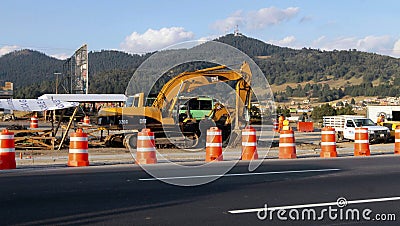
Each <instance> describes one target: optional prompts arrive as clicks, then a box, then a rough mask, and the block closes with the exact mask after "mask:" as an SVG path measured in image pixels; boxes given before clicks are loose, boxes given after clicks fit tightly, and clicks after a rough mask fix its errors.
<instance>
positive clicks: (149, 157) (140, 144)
mask: <svg viewBox="0 0 400 226" xmlns="http://www.w3.org/2000/svg"><path fill="white" fill-rule="evenodd" d="M135 162H136V164H154V163H157V156H156V143H155V141H154V133H153V132H151V130H150V129H147V128H144V129H142V131H141V132H139V133H138V137H137V148H136V159H135Z"/></svg>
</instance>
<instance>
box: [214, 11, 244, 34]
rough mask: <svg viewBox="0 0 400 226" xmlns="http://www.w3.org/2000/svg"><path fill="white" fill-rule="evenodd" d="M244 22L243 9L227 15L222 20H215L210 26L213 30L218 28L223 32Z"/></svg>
mask: <svg viewBox="0 0 400 226" xmlns="http://www.w3.org/2000/svg"><path fill="white" fill-rule="evenodd" d="M244 23H245V19H244V17H243V11H236V12H234V13H233V14H232V15H230V16H229V17H227V18H225V19H223V20H217V21H215V22H214V23H213V24H212V25H211V27H212V28H213V29H215V30H218V31H220V32H223V33H227V32H228V31H230V30H232V29H233V28H234V27H235V26H236V25H238V26H240V27H241V26H243V25H244Z"/></svg>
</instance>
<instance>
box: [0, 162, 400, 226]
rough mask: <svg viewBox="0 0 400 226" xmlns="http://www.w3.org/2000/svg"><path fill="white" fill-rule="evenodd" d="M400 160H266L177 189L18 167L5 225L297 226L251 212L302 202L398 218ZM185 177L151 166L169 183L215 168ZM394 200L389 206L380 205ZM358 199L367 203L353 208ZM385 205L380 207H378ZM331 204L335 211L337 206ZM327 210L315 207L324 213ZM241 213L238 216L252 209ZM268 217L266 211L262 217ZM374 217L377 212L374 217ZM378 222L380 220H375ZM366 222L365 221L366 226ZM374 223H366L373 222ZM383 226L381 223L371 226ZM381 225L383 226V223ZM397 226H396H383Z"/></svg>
mask: <svg viewBox="0 0 400 226" xmlns="http://www.w3.org/2000/svg"><path fill="white" fill-rule="evenodd" d="M399 161H400V157H399V156H394V155H388V156H375V157H364V158H355V157H348V158H347V157H343V158H337V159H296V160H266V161H264V162H263V163H262V164H261V166H260V167H259V168H257V170H256V171H254V172H249V171H248V162H240V163H239V164H238V165H237V166H235V167H234V168H233V169H232V170H230V171H229V172H228V173H227V174H226V176H223V177H221V178H219V179H217V180H215V181H213V182H211V183H207V184H204V185H201V186H192V187H190V186H188V187H182V186H175V185H171V184H167V183H164V182H160V181H157V180H153V179H152V177H151V176H149V175H148V174H147V173H146V172H144V171H143V170H141V169H140V168H139V167H138V166H106V167H86V168H57V169H18V170H12V171H2V172H1V173H0V194H1V195H0V217H1V220H2V222H1V225H15V224H20V225H76V224H78V225H79V224H85V225H86V224H87V225H94V224H102V225H145V224H150V225H189V224H190V225H222V224H231V225H254V224H288V225H289V224H293V221H290V220H287V221H281V220H279V219H277V216H273V220H269V219H266V220H260V219H259V218H258V217H257V211H251V209H257V208H263V207H264V206H265V204H267V206H268V207H282V206H292V205H301V204H324V203H325V204H326V203H331V205H330V206H331V207H336V208H337V209H340V208H338V206H337V205H336V201H337V199H338V198H340V197H343V198H345V199H347V201H348V203H349V204H348V205H347V206H346V207H344V208H343V210H345V208H357V209H360V210H363V209H365V208H370V209H371V210H372V211H373V213H372V215H373V214H376V213H394V214H395V217H396V219H399V218H400V201H399V200H395V197H399V196H400V180H399V179H398V178H400V164H399ZM226 164H229V163H228V162H220V163H218V164H214V165H212V166H210V167H209V169H207V170H199V172H197V174H196V170H190V169H191V168H194V164H192V165H190V164H189V166H190V167H189V168H188V170H186V171H187V173H186V175H189V176H184V175H185V173H183V171H182V170H181V169H179V171H180V172H175V171H176V167H175V166H173V165H168V164H158V165H154V166H151V169H152V170H159V171H162V172H164V173H165V174H164V175H168V174H169V175H171V178H168V177H167V176H166V177H165V178H164V180H170V181H169V182H170V183H171V181H172V182H173V181H174V180H176V182H178V181H180V180H194V179H193V176H195V177H198V176H201V177H208V176H207V175H210V176H209V177H215V172H218V169H217V170H214V168H224V167H225V166H226ZM377 198H391V199H390V200H381V199H379V200H374V199H377ZM354 200H367V201H365V202H363V203H358V204H351V201H354ZM378 201H379V202H378ZM332 203H333V204H334V205H332ZM323 208H328V206H319V207H315V209H316V211H321V210H322V209H323ZM249 210H250V212H248V213H235V211H239V212H240V211H244V212H246V211H249ZM260 213H262V212H260ZM370 215H371V214H370ZM286 216H287V215H286ZM373 216H375V215H373ZM295 222H296V223H300V224H305V225H310V224H312V225H320V224H354V223H357V221H338V220H336V221H331V220H330V219H329V217H328V215H325V216H324V219H322V220H321V221H317V222H310V221H295ZM363 223H366V222H363ZM367 223H368V222H367ZM369 223H370V224H371V225H377V221H370V222H369ZM379 223H382V222H379ZM387 223H392V224H394V225H396V224H397V225H398V221H396V222H394V221H391V222H385V224H387Z"/></svg>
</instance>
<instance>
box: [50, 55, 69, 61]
mask: <svg viewBox="0 0 400 226" xmlns="http://www.w3.org/2000/svg"><path fill="white" fill-rule="evenodd" d="M71 55H72V54H67V53H56V54H52V55H50V56H52V57H54V58H57V59H59V60H65V59H68V58H70V57H71Z"/></svg>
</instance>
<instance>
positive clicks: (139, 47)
mask: <svg viewBox="0 0 400 226" xmlns="http://www.w3.org/2000/svg"><path fill="white" fill-rule="evenodd" d="M193 37H194V33H193V32H190V31H186V30H185V29H184V28H183V27H169V28H161V29H160V30H153V29H148V30H147V31H146V32H144V33H143V34H139V33H137V32H133V33H132V34H130V35H129V36H127V37H126V38H125V40H124V42H122V43H121V49H122V50H124V51H126V52H131V53H147V52H152V51H156V50H160V49H163V48H165V47H167V46H170V45H173V44H176V43H179V42H184V41H188V40H191V39H193Z"/></svg>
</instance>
